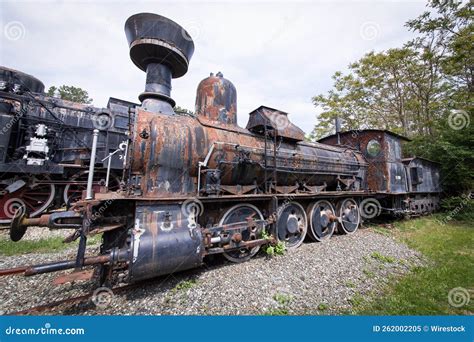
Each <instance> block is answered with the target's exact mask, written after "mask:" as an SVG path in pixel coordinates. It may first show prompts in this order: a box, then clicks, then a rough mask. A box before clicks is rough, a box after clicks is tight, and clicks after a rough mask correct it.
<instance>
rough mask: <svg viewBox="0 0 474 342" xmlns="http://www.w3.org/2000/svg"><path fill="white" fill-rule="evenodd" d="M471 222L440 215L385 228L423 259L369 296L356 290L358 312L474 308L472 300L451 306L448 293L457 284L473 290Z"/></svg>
mask: <svg viewBox="0 0 474 342" xmlns="http://www.w3.org/2000/svg"><path fill="white" fill-rule="evenodd" d="M473 228H474V227H473V224H472V221H471V222H469V223H464V224H463V223H459V222H454V221H451V222H449V223H448V224H441V223H440V217H439V216H435V217H424V218H420V219H416V220H407V221H401V222H398V223H396V224H395V228H394V229H391V230H387V231H389V232H390V233H391V234H393V235H394V236H395V237H396V238H397V239H398V240H400V241H402V242H404V243H406V244H407V245H408V246H410V247H411V248H413V249H416V250H418V251H419V252H421V253H422V254H423V255H424V257H425V258H427V259H428V260H426V262H425V264H424V265H423V266H415V267H414V268H413V269H412V270H411V272H410V273H408V274H407V275H405V276H402V277H401V278H399V277H394V278H393V279H392V281H390V282H389V283H388V284H386V285H384V286H383V288H382V290H383V294H381V293H380V289H378V290H376V291H374V292H373V293H371V294H369V295H368V296H362V295H356V296H355V297H354V298H353V299H352V300H351V303H352V305H353V310H354V312H355V313H356V314H363V315H452V314H469V313H471V314H472V313H473V312H474V302H473V301H472V300H471V302H470V303H468V304H466V305H464V306H462V307H459V308H456V307H454V306H452V305H450V304H449V301H448V293H449V291H450V290H452V289H454V288H458V287H462V288H465V289H466V290H472V279H474V269H473V268H472V265H473V263H474V253H473V252H472V229H473Z"/></svg>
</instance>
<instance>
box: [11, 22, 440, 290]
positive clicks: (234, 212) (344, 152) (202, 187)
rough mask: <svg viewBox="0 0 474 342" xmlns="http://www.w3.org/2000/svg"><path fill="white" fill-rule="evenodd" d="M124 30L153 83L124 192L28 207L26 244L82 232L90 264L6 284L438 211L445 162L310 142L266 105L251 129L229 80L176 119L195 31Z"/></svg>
mask: <svg viewBox="0 0 474 342" xmlns="http://www.w3.org/2000/svg"><path fill="white" fill-rule="evenodd" d="M125 32H126V36H127V39H128V43H129V46H130V57H131V59H132V61H133V62H134V63H135V65H136V66H137V67H138V68H140V69H141V70H143V71H145V72H146V86H145V91H144V92H143V93H142V94H140V96H139V99H140V101H141V106H136V107H135V108H134V110H133V111H131V116H130V117H131V118H133V121H131V124H130V127H129V129H130V132H129V144H128V148H127V150H126V156H125V161H126V164H125V167H124V179H125V182H124V184H123V185H122V186H121V187H120V188H119V189H117V190H116V191H110V189H106V188H105V187H100V188H99V189H96V191H95V192H94V193H93V194H91V193H90V192H89V191H88V193H87V194H86V196H85V198H84V197H83V199H81V200H79V201H77V202H75V203H74V204H73V205H72V207H71V208H70V209H69V210H67V211H64V212H57V213H52V214H47V215H42V216H41V217H39V218H32V217H29V216H28V213H27V211H25V210H18V211H17V212H16V213H15V216H14V218H13V220H12V223H11V228H10V236H11V238H12V239H13V240H15V241H16V240H19V239H21V237H22V236H23V234H24V233H25V231H26V229H27V227H28V226H47V227H50V228H51V229H63V228H68V229H70V228H74V229H75V230H74V233H73V234H72V235H71V237H70V238H68V241H72V240H75V239H79V240H80V243H79V247H78V252H77V257H76V259H75V260H66V261H60V262H55V263H51V264H46V265H35V266H29V267H22V268H17V269H15V270H6V271H3V274H11V273H23V274H25V275H34V274H40V273H46V272H53V271H61V270H66V269H72V268H74V269H75V270H76V271H78V270H81V269H82V268H84V267H87V266H90V265H96V266H98V268H97V269H98V270H99V272H96V275H98V278H99V280H100V283H101V284H107V283H108V282H109V281H110V279H111V277H112V275H113V274H116V272H115V271H117V272H120V274H122V275H126V276H127V277H128V278H127V280H128V281H130V282H135V281H140V280H142V279H147V278H152V277H156V276H159V275H163V274H169V273H172V272H177V271H181V270H185V269H190V268H193V267H197V266H199V265H201V264H202V261H203V258H204V257H205V256H207V255H212V254H223V255H224V256H225V257H226V258H227V259H228V260H230V261H233V262H241V261H245V260H248V259H250V258H251V257H252V256H254V255H255V254H256V253H257V252H258V250H259V248H260V246H262V245H264V244H268V243H274V242H276V241H281V242H283V243H284V244H285V246H286V248H288V249H291V248H297V247H298V246H299V245H300V244H301V243H302V242H303V240H304V239H305V238H306V236H308V237H309V238H310V239H311V240H313V241H323V240H327V239H329V238H330V237H331V235H332V234H333V233H334V232H335V231H336V230H337V231H338V232H340V233H344V234H352V233H354V232H355V231H356V230H357V228H358V227H359V226H360V224H361V221H362V219H363V217H364V216H365V217H367V215H365V214H364V210H366V209H365V208H361V206H363V205H365V204H367V203H368V201H369V202H371V203H372V205H373V204H374V203H377V204H380V207H379V208H378V209H382V208H383V209H384V210H388V211H391V212H393V213H396V214H397V213H398V214H413V213H418V214H420V213H422V212H429V211H432V210H434V209H435V207H436V206H437V198H438V197H437V196H438V193H439V174H438V170H437V168H436V165H434V164H433V163H431V162H429V161H425V160H421V159H416V158H415V159H410V160H404V159H402V156H401V140H404V139H405V138H403V137H400V136H398V135H396V134H393V133H391V132H388V131H382V130H364V131H357V132H342V133H341V132H337V134H336V135H334V136H331V137H327V138H325V139H322V140H321V141H320V142H318V143H310V142H306V141H305V140H304V133H303V131H302V130H301V129H299V128H298V127H296V126H295V125H294V124H292V123H291V122H290V120H289V118H288V114H287V113H285V112H282V111H279V110H276V109H273V108H270V107H266V106H260V107H258V108H257V109H255V110H254V111H252V112H251V113H250V115H249V121H248V124H247V126H246V128H242V127H239V126H238V125H237V95H236V89H235V87H234V85H233V84H232V83H231V82H230V81H229V80H227V79H225V78H224V76H223V75H222V74H221V73H217V74H216V75H213V74H211V75H210V76H209V77H207V78H205V79H204V80H203V81H202V82H201V83H200V84H199V86H198V89H197V96H196V111H195V115H194V116H190V115H177V114H176V113H175V112H174V110H173V107H174V105H175V103H174V101H173V99H172V98H171V79H172V78H177V77H181V76H183V75H184V74H185V73H186V72H187V69H188V65H189V61H190V59H191V57H192V54H193V52H194V44H193V41H192V40H191V38H190V36H189V34H188V33H187V32H186V31H185V30H184V29H183V28H182V27H180V26H179V25H178V24H176V23H175V22H173V21H171V20H169V19H167V18H164V17H162V16H159V15H156V14H150V13H141V14H136V15H133V16H132V17H130V18H129V19H128V20H127V22H126V24H125ZM91 163H92V164H94V161H92V162H91ZM417 208H418V209H417ZM375 209H377V208H375ZM98 233H101V234H102V238H103V242H102V245H101V248H100V255H99V256H89V255H87V254H86V240H87V237H88V236H90V235H93V234H98ZM76 274H77V277H78V278H79V277H82V273H81V272H73V273H72V274H70V275H69V276H68V279H69V280H74V279H76V278H75V277H76Z"/></svg>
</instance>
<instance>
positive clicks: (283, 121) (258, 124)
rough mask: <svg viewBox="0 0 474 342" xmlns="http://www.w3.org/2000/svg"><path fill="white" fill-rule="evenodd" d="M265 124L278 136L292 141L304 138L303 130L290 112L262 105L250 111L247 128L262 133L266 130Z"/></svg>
mask: <svg viewBox="0 0 474 342" xmlns="http://www.w3.org/2000/svg"><path fill="white" fill-rule="evenodd" d="M265 126H267V127H268V128H270V129H272V130H273V131H275V132H276V135H277V136H278V137H282V138H285V139H289V140H292V141H303V140H304V132H303V130H302V129H301V128H299V127H298V126H296V125H295V124H293V123H292V122H291V121H290V119H289V118H288V113H285V112H282V111H280V110H278V109H274V108H270V107H266V106H260V107H258V108H257V109H255V110H254V111H252V112H250V114H249V122H248V123H247V129H248V130H250V131H252V132H255V133H257V134H260V135H261V134H263V132H264V130H265V128H264V127H265Z"/></svg>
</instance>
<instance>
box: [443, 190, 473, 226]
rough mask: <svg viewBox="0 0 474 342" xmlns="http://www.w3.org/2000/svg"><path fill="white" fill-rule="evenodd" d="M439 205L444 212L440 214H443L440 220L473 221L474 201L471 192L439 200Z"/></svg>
mask: <svg viewBox="0 0 474 342" xmlns="http://www.w3.org/2000/svg"><path fill="white" fill-rule="evenodd" d="M441 207H442V208H443V209H444V211H445V213H443V214H441V215H442V216H443V217H442V219H441V222H447V221H451V220H454V221H466V222H474V201H473V200H472V194H467V195H463V196H453V197H450V198H446V199H444V200H442V201H441Z"/></svg>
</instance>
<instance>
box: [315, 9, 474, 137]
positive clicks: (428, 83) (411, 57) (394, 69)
mask: <svg viewBox="0 0 474 342" xmlns="http://www.w3.org/2000/svg"><path fill="white" fill-rule="evenodd" d="M429 6H430V7H432V9H434V10H435V13H433V11H431V12H430V11H427V12H425V13H423V14H422V15H421V16H419V17H418V18H417V19H414V20H411V21H409V22H407V27H408V28H409V29H410V30H412V31H414V32H416V33H418V36H417V37H416V38H415V39H413V40H412V41H409V42H407V43H406V44H405V46H404V47H403V48H394V49H389V50H387V51H382V52H378V53H376V52H370V53H368V54H366V55H365V56H363V57H362V58H361V59H360V60H358V61H357V62H355V63H352V64H351V65H349V72H348V74H347V75H344V74H342V73H341V72H336V73H335V74H334V76H333V79H334V85H333V88H332V89H331V90H330V91H329V92H328V93H327V94H320V95H317V96H315V97H314V98H313V103H314V104H315V106H318V107H321V108H322V109H323V111H322V113H321V114H320V115H319V116H318V124H317V125H316V127H315V129H314V130H313V132H312V134H311V137H312V138H314V139H317V138H320V137H322V136H324V135H327V134H329V133H330V132H331V131H332V127H333V124H332V123H333V121H334V118H335V117H336V116H338V117H340V118H341V119H343V128H344V129H346V130H348V129H364V128H381V129H389V130H392V131H395V132H397V133H401V134H404V135H406V136H417V135H430V136H433V137H436V136H437V134H438V133H437V132H435V130H436V129H439V128H440V127H439V126H437V125H436V122H437V121H439V120H441V119H443V118H446V117H447V115H449V113H450V110H452V109H454V108H456V107H461V108H462V110H465V111H468V112H470V110H471V109H472V108H471V107H470V106H471V104H472V102H473V101H472V91H473V73H474V70H473V65H474V63H473V57H472V56H473V55H474V53H473V52H474V51H473V44H472V43H473V38H472V37H473V24H472V23H471V22H470V21H469V18H470V17H472V10H471V8H470V6H469V4H466V5H464V6H462V4H461V3H457V2H453V1H444V2H439V1H433V2H430V3H429ZM458 109H459V108H458Z"/></svg>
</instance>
